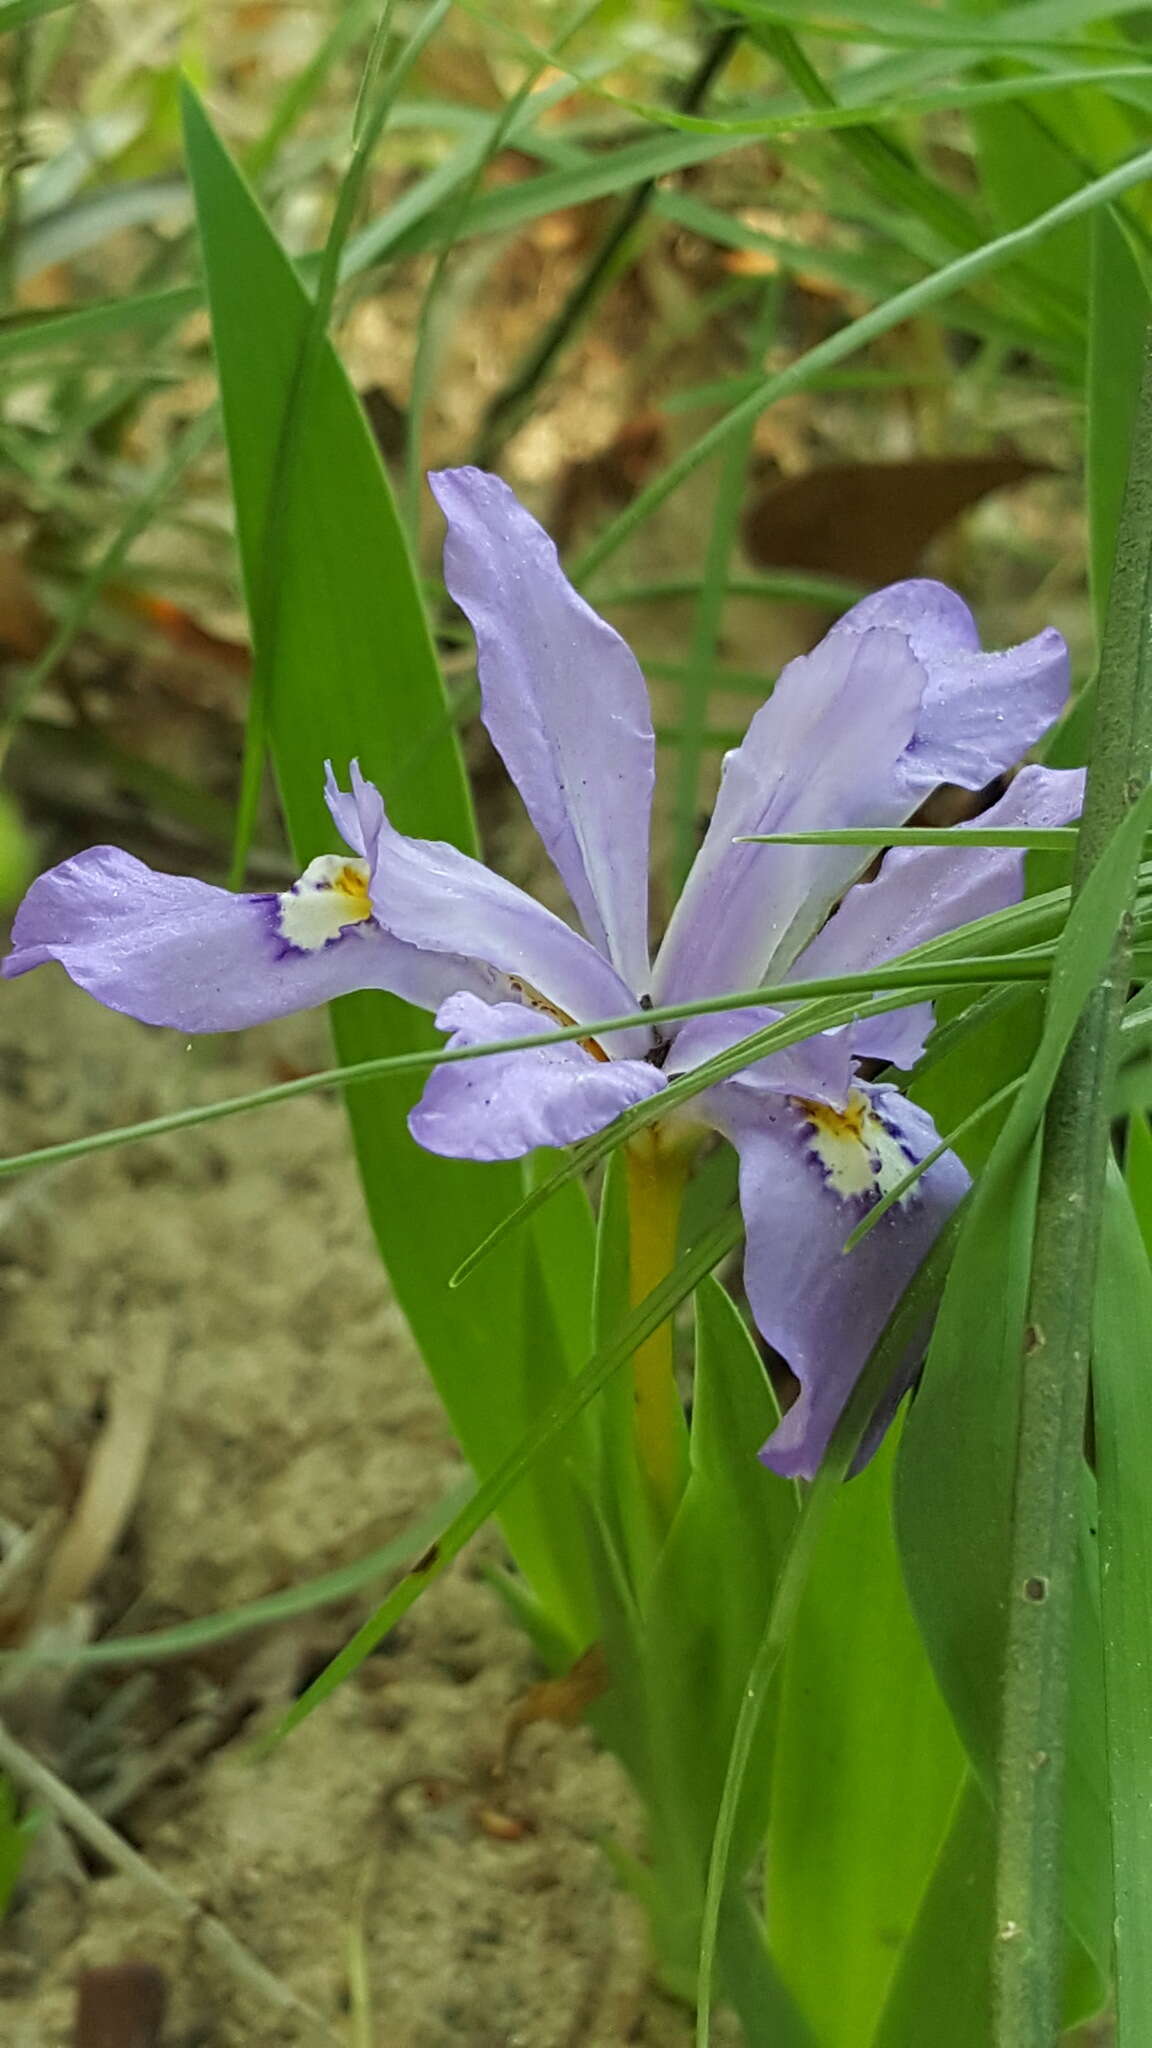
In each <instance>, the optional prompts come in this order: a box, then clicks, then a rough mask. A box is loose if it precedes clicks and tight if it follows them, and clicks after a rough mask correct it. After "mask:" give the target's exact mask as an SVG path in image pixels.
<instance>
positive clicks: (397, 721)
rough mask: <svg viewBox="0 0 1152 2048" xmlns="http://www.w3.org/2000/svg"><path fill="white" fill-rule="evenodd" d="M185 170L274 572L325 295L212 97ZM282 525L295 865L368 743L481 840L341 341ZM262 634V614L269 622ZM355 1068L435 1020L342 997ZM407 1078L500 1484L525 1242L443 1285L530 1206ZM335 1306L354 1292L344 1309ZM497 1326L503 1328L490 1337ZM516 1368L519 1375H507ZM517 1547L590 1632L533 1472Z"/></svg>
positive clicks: (232, 439)
mask: <svg viewBox="0 0 1152 2048" xmlns="http://www.w3.org/2000/svg"><path fill="white" fill-rule="evenodd" d="M187 132H188V150H189V166H190V172H191V176H192V180H193V185H194V188H195V193H196V200H197V209H198V214H199V219H200V230H201V236H202V241H203V247H204V257H205V268H206V273H207V281H208V290H209V298H210V303H211V307H212V314H213V331H214V338H215V344H216V351H217V361H218V364H219V372H220V384H221V395H222V400H223V406H224V415H225V423H226V428H227V434H228V443H229V453H230V457H231V464H232V477H233V489H234V493H235V498H236V507H237V524H238V533H239V541H240V552H241V561H242V565H243V569H244V578H245V584H246V587H247V589H248V590H249V592H250V593H252V592H255V591H257V590H259V588H260V587H261V579H262V576H263V575H264V570H263V568H262V565H261V564H262V554H261V551H262V549H263V547H264V545H265V536H266V534H267V531H268V527H267V518H268V507H269V499H270V492H271V490H272V480H273V478H274V476H275V474H276V466H277V454H278V450H279V448H280V441H281V432H282V425H283V419H284V413H285V408H286V405H287V404H288V400H289V394H290V393H291V391H292V389H293V380H294V378H295V376H296V372H297V365H298V363H299V359H300V349H301V346H302V343H303V338H304V335H305V333H306V331H307V327H308V321H309V318H310V309H309V303H308V301H307V298H306V296H305V294H304V291H303V289H302V287H301V285H300V283H299V281H298V279H297V277H296V275H295V272H294V271H293V268H292V265H291V264H290V262H289V261H288V259H287V257H286V256H285V254H284V252H283V251H282V249H281V248H280V247H279V245H278V243H277V242H276V240H275V238H274V236H273V235H272V232H271V230H270V229H269V227H268V224H267V222H266V221H265V220H264V218H263V215H262V214H261V212H260V210H259V208H258V207H257V205H256V203H255V201H254V199H253V198H252V196H251V194H250V192H249V191H248V188H247V187H246V185H245V184H244V182H243V180H242V178H241V177H240V174H239V173H238V172H237V170H236V168H235V166H234V165H233V164H232V163H231V161H230V160H229V158H228V157H227V155H226V154H225V152H224V150H223V149H222V147H221V145H220V143H219V141H218V140H217V138H216V136H215V135H214V133H213V131H212V129H211V127H210V126H209V124H208V121H207V119H206V117H205V115H204V114H203V111H202V110H201V109H200V107H199V106H198V104H197V103H196V102H195V101H194V100H193V99H192V98H191V97H189V100H188V103H187ZM295 439H296V447H295V459H294V461H293V462H292V464H291V466H290V467H291V473H290V475H289V476H287V477H285V478H284V482H285V484H286V486H287V489H286V493H285V502H284V508H283V513H282V517H281V518H280V520H279V521H278V529H279V530H278V534H277V542H278V564H277V573H276V574H275V576H273V577H270V578H269V579H268V582H269V587H270V588H272V589H273V590H274V592H275V595H276V600H277V612H276V632H275V654H276V668H275V679H274V688H273V689H272V691H271V693H270V698H269V704H268V720H269V738H270V742H271V747H272V752H273V756H274V760H275V765H276V771H277V776H278V780H279V784H280V789H281V793H282V797H283V802H284V808H285V812H286V815H287V819H288V825H289V830H290V833H291V836H292V840H293V844H294V848H295V851H296V854H297V857H298V859H299V860H300V862H301V864H302V865H303V864H304V863H305V862H307V861H308V860H309V859H310V858H312V857H313V856H314V855H315V854H317V853H320V852H322V851H326V850H327V849H328V848H329V847H330V846H331V844H332V826H331V822H330V820H329V818H328V815H327V811H326V809H325V806H324V802H323V794H322V784H323V762H324V760H325V758H326V757H328V756H330V757H331V758H332V759H333V761H334V762H335V763H336V764H337V766H338V767H339V768H340V769H341V770H343V769H344V768H345V767H346V764H347V762H348V761H349V759H350V758H351V757H352V756H354V755H358V756H359V757H360V759H361V761H362V763H363V766H364V769H365V772H366V773H367V774H368V775H370V776H373V777H375V778H376V779H378V780H379V781H380V783H381V784H382V785H383V786H384V787H385V788H386V789H389V795H390V798H391V799H392V802H393V807H394V816H395V818H396V822H397V824H398V825H399V827H400V829H401V830H402V831H414V832H417V833H420V834H422V835H427V836H429V837H432V838H442V839H448V840H452V841H454V842H455V843H456V844H458V845H462V846H464V847H466V848H469V849H471V848H472V847H473V846H474V838H473V826H472V819H471V811H470V806H469V800H468V794H467V787H466V783H465V779H464V775H463V770H462V766H461V762H460V758H459V753H458V749H457V744H456V739H455V734H454V732H453V731H452V729H451V727H450V726H449V725H447V724H445V723H443V720H444V696H443V689H442V684H441V680H440V676H439V671H438V669H437V665H436V660H435V655H434V652H433V649H432V644H431V640H430V637H429V633H428V627H427V622H426V619H425V617H424V612H423V606H422V603H421V599H420V593H419V588H418V585H417V583H416V579H415V576H414V574H413V569H412V565H411V562H410V560H409V557H408V552H407V547H406V544H405V540H404V535H403V531H402V528H401V525H400V522H399V519H398V517H397V514H396V509H395V506H394V504H393V502H392V497H391V493H390V490H389V486H388V482H387V478H386V476H385V474H384V471H383V468H382V466H381V463H380V459H379V456H378V454H377V451H376V449H375V446H374V445H373V443H372V440H371V437H370V434H369V431H368V427H367V425H366V422H365V420H364V417H363V414H362V411H361V408H360V406H359V403H358V401H357V399H356V397H355V394H354V393H353V391H352V389H351V387H350V385H349V384H348V381H347V379H346V377H345V376H344V373H343V371H342V369H341V368H340V365H339V363H338V362H337V360H336V357H335V355H334V354H333V352H332V350H331V348H330V346H329V344H328V343H327V341H325V340H322V342H321V346H320V348H319V350H318V352H317V357H316V363H315V369H314V372H313V374H312V376H311V377H310V379H309V386H308V392H307V408H306V411H305V412H304V413H302V415H301V417H300V421H299V425H298V429H297V433H296V437H295ZM256 624H257V629H259V620H257V621H256ZM438 722H440V725H441V734H440V739H439V742H438V744H437V745H436V746H435V747H431V748H429V749H427V750H426V751H425V752H424V753H423V754H422V756H421V760H420V766H419V770H418V772H415V771H414V772H413V773H412V774H411V775H409V776H408V777H407V778H406V779H405V781H404V783H403V785H402V786H401V787H400V788H399V789H397V790H395V791H392V790H391V789H390V788H389V776H390V770H391V767H392V764H393V763H394V762H395V761H396V760H397V759H404V758H405V757H407V756H408V755H410V754H412V752H413V750H414V749H415V748H416V747H417V746H418V745H419V744H420V742H421V741H422V738H423V736H424V734H425V733H426V732H427V731H428V729H429V728H432V727H435V726H436V725H437V723H438ZM333 1030H334V1034H335V1039H336V1045H337V1050H338V1054H339V1056H340V1059H341V1062H342V1063H344V1064H355V1063H357V1062H360V1061H365V1060H369V1059H371V1058H373V1057H383V1058H389V1057H392V1058H396V1059H399V1060H404V1058H405V1057H406V1056H407V1057H408V1058H409V1059H411V1058H412V1056H413V1055H415V1056H417V1058H422V1059H423V1060H427V1061H428V1063H431V1058H432V1057H434V1049H435V1044H436V1034H435V1032H434V1031H433V1029H432V1026H431V1024H430V1022H429V1021H428V1020H426V1019H425V1018H424V1017H423V1016H421V1015H420V1014H419V1013H417V1012H415V1011H413V1010H411V1009H409V1008H407V1007H406V1006H404V1005H402V1004H400V1003H398V1002H395V1001H393V1000H392V999H390V998H388V997H385V996H377V995H373V994H364V995H358V996H351V997H346V998H344V999H343V1000H342V1001H341V1002H340V1003H339V1004H337V1005H335V1006H334V1008H333ZM413 1099H414V1093H413V1090H412V1088H411V1086H410V1088H409V1089H408V1090H405V1089H404V1088H398V1089H397V1088H389V1089H384V1088H379V1087H372V1086H366V1087H364V1088H360V1089H357V1090H356V1091H355V1092H354V1093H351V1094H350V1095H349V1096H348V1098H347V1100H348V1113H349V1117H350V1119H351V1124H352V1131H353V1137H354V1141H355V1145H356V1151H357V1157H358V1160H359V1164H360V1171H361V1178H362V1181H363V1185H364V1190H365V1196H366V1200H367V1203H368V1208H369V1213H370V1216H371V1219H372V1224H373V1228H374V1230H375V1233H376V1237H377V1241H378V1243H379V1245H380V1249H381V1253H382V1255H383V1258H384V1261H385V1264H386V1265H387V1267H388V1270H389V1273H390V1275H391V1278H392V1283H393V1286H394V1288H395V1290H396V1294H397V1298H398V1300H399V1302H400V1305H401V1307H402V1308H403V1310H404V1313H405V1315H406V1316H407V1318H408V1321H409V1324H410V1326H411V1328H412V1331H413V1334H414V1336H415V1338H416V1341H417V1343H418V1345H419V1347H420V1349H421V1351H422V1353H423V1355H424V1358H425V1360H426V1362H427V1364H428V1367H429V1370H430V1372H431V1374H432V1376H433V1379H434V1380H435V1381H436V1384H437V1387H438V1389H439V1391H440V1394H441V1397H442V1399H443V1401H444V1404H445V1407H446V1409H447V1411H448V1414H449V1416H450V1418H451V1421H452V1424H453V1427H454V1429H455V1430H456V1432H457V1434H458V1435H459V1437H460V1440H461V1442H462V1444H463V1446H464V1449H465V1451H466V1453H467V1455H468V1457H469V1459H470V1460H471V1461H472V1463H473V1464H474V1465H475V1467H476V1470H477V1472H478V1473H479V1474H480V1476H481V1477H483V1476H484V1475H485V1474H486V1473H488V1472H490V1471H491V1470H492V1469H493V1467H494V1465H496V1464H498V1463H499V1461H500V1459H501V1458H502V1457H503V1456H504V1455H505V1454H506V1453H507V1451H508V1449H509V1448H510V1446H511V1445H512V1444H513V1443H515V1442H516V1441H517V1439H518V1437H519V1435H520V1432H521V1427H522V1409H521V1393H520V1391H519V1389H520V1384H521V1367H520V1362H519V1361H520V1356H521V1347H523V1346H525V1345H527V1344H528V1343H529V1338H530V1333H529V1330H528V1327H527V1323H526V1296H525V1263H524V1262H525V1258H526V1256H527V1254H526V1250H525V1246H524V1245H523V1244H517V1245H515V1246H509V1247H508V1252H507V1255H501V1257H500V1258H499V1259H498V1260H497V1261H496V1263H495V1264H494V1266H493V1268H492V1270H491V1272H490V1273H488V1274H487V1275H486V1276H485V1281H484V1285H483V1288H482V1290H481V1292H480V1293H479V1294H478V1295H477V1296H476V1297H475V1298H474V1299H473V1300H469V1301H465V1300H464V1299H463V1297H457V1296H455V1295H452V1294H450V1293H449V1291H448V1287H447V1281H448V1277H449V1275H450V1274H451V1272H452V1271H453V1270H454V1268H455V1267H456V1266H457V1265H458V1264H459V1262H460V1259H461V1258H462V1257H463V1255H464V1253H465V1252H466V1251H467V1250H468V1248H469V1246H470V1245H471V1244H472V1243H474V1241H475V1235H476V1231H477V1227H478V1226H479V1227H480V1229H481V1230H483V1229H485V1228H487V1229H492V1228H494V1227H495V1225H496V1224H497V1222H498V1221H499V1219H500V1218H501V1216H502V1215H504V1214H505V1213H506V1212H507V1211H508V1210H509V1209H510V1208H511V1207H512V1206H513V1205H514V1204H515V1202H516V1201H517V1200H518V1199H519V1196H520V1193H521V1190H522V1179H521V1176H520V1174H519V1172H518V1171H517V1169H516V1168H514V1167H503V1166H496V1167H477V1166H467V1165H458V1164H450V1163H448V1162H446V1161H443V1160H438V1159H433V1158H432V1157H431V1156H430V1155H429V1154H427V1153H424V1152H422V1151H421V1150H420V1148H419V1147H418V1146H415V1145H413V1144H412V1142H411V1139H410V1138H409V1136H408V1132H407V1129H406V1127H405V1124H404V1120H403V1111H404V1109H405V1107H406V1106H407V1103H408V1101H411V1100H413ZM334 1313H338V1305H334ZM493 1331H499V1333H500V1341H499V1348H498V1349H494V1345H493V1337H492V1333H493ZM502 1361H507V1367H508V1369H507V1370H506V1371H503V1372H502V1370H501V1366H502ZM506 1528H507V1530H508V1533H509V1540H510V1542H511V1544H512V1548H513V1551H514V1553H515V1554H516V1556H517V1558H518V1560H519V1562H520V1563H521V1565H522V1567H523V1569H524V1570H525V1572H526V1574H527V1575H528V1577H529V1578H530V1579H531V1580H532V1582H533V1583H534V1585H535V1587H536V1590H537V1592H538V1594H539V1595H540V1596H541V1598H542V1599H544V1600H545V1602H546V1604H548V1605H550V1607H551V1608H552V1609H553V1611H554V1614H555V1616H556V1618H557V1619H558V1620H561V1621H562V1622H563V1625H564V1626H565V1627H566V1628H567V1629H568V1630H569V1631H570V1632H572V1633H575V1634H579V1633H580V1631H581V1629H582V1628H583V1626H584V1618H583V1617H580V1616H579V1615H577V1614H575V1613H573V1612H572V1611H571V1609H570V1607H569V1606H568V1604H567V1595H566V1593H565V1590H564V1588H565V1584H566V1581H567V1579H568V1576H569V1572H568V1568H569V1566H571V1567H572V1577H573V1580H575V1576H576V1574H577V1571H578V1564H577V1562H576V1560H577V1557H578V1552H579V1532H578V1530H577V1529H576V1527H575V1525H574V1524H568V1523H566V1522H565V1520H564V1517H563V1514H562V1512H560V1511H558V1509H557V1503H556V1502H555V1500H548V1499H545V1498H543V1497H537V1496H535V1495H534V1493H533V1489H532V1486H531V1484H529V1485H528V1486H527V1487H525V1488H524V1489H522V1490H521V1492H520V1493H519V1494H518V1495H517V1498H516V1499H515V1500H514V1501H511V1502H510V1503H509V1506H508V1511H507V1515H506Z"/></svg>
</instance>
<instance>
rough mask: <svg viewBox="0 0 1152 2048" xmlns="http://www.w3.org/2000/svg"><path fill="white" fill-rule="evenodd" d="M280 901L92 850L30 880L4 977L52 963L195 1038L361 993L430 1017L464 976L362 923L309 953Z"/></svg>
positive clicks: (462, 965) (115, 1001)
mask: <svg viewBox="0 0 1152 2048" xmlns="http://www.w3.org/2000/svg"><path fill="white" fill-rule="evenodd" d="M334 865H335V866H337V867H339V866H340V865H341V864H340V863H339V862H338V861H337V862H335V863H334ZM298 887H299V885H298ZM283 901H284V899H282V898H280V897H278V896H275V895H267V896H234V895H232V894H231V893H230V892H229V891H228V890H227V889H214V888H212V887H211V885H210V884H209V883H207V882H199V881H196V880H195V879H194V878H193V877H192V876H190V875H165V874H158V873H157V872H156V871H155V870H154V869H153V868H149V867H146V866H145V865H144V863H143V861H139V860H136V859H134V858H133V856H132V855H131V854H130V853H123V852H121V850H120V848H119V847H116V846H94V847H91V848H90V849H89V850H88V851H87V852H86V853H81V854H77V856H76V858H75V859H74V860H66V861H64V862H63V863H62V865H61V866H60V867H56V868H51V869H49V871H48V873H47V874H44V875H41V876H40V877H39V878H38V880H37V881H35V882H33V884H32V887H31V888H30V889H29V891H28V894H27V896H26V897H25V898H24V901H23V903H22V904H21V906H20V909H19V911H18V912H17V914H16V921H15V924H14V925H13V927H12V938H13V950H12V952H11V953H9V955H8V957H7V959H6V960H4V961H3V963H2V964H0V973H3V974H4V975H6V976H13V975H17V974H25V973H27V971H28V969H29V968H31V967H40V966H42V965H43V964H44V963H45V962H46V961H49V960H58V961H59V962H60V965H61V966H62V967H63V968H64V969H65V971H66V972H67V973H68V974H69V975H70V976H71V978H72V980H73V981H74V982H76V983H77V985H78V986H79V987H80V988H83V989H87V991H88V993H89V994H90V995H94V996H96V997H97V998H98V1000H99V1001H100V1002H102V1003H106V1004H107V1006H108V1008H109V1009H110V1010H121V1011H124V1012H125V1013H126V1014H127V1015H128V1016H130V1017H137V1018H139V1019H140V1021H141V1022H142V1023H144V1024H163V1025H167V1026H169V1027H170V1028H171V1029H173V1030H176V1031H191V1032H199V1031H239V1030H242V1029H243V1028H244V1027H245V1026H246V1025H249V1024H262V1023H265V1022H267V1021H268V1020H269V1019H270V1018H273V1017H285V1016H288V1015H289V1014H290V1013H291V1012H292V1011H294V1010H308V1009H312V1008H314V1007H315V1005H316V1004H318V1003H326V1002H329V1001H331V999H332V998H333V997H334V996H340V995H346V994H347V993H348V992H349V990H351V989H358V988H386V989H391V990H392V991H393V993H394V994H396V995H400V996H403V997H404V999H405V1000H406V1001H407V1002H412V1003H419V1004H421V1005H423V1006H424V1007H426V1008H430V1009H432V1008H435V1007H436V1005H437V1003H438V1002H440V1001H441V1000H442V998H443V995H444V993H445V987H444V984H445V982H446V981H449V982H451V981H452V979H453V977H454V978H455V986H457V987H458V986H459V985H460V980H461V978H462V977H467V974H468V972H469V969H468V965H467V963H466V962H463V961H459V960H456V961H453V960H448V959H445V958H444V957H443V956H442V955H436V954H428V953H419V952H417V951H416V949H415V948H414V947H412V946H403V945H400V944H398V943H397V942H396V940H394V939H391V938H389V937H387V936H386V934H385V933H383V932H381V931H379V930H378V929H377V928H376V926H375V925H374V924H373V923H372V922H371V921H370V919H366V918H364V917H361V918H360V920H359V921H357V922H351V923H349V925H348V926H347V928H346V929H344V930H343V931H337V933H336V935H335V936H332V937H330V938H328V939H327V940H324V939H322V938H321V939H319V940H318V941H317V942H316V943H315V944H314V945H312V946H310V947H309V948H307V949H304V948H301V947H298V946H293V945H292V944H291V943H290V942H289V941H288V940H287V939H286V937H285V934H284V930H283V929H282V926H283V911H282V904H283ZM325 907H327V906H325ZM361 907H362V908H363V906H361ZM350 908H355V905H354V904H350ZM338 916H339V908H338V906H337V908H336V911H335V917H338ZM330 922H333V923H334V919H332V920H330Z"/></svg>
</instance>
